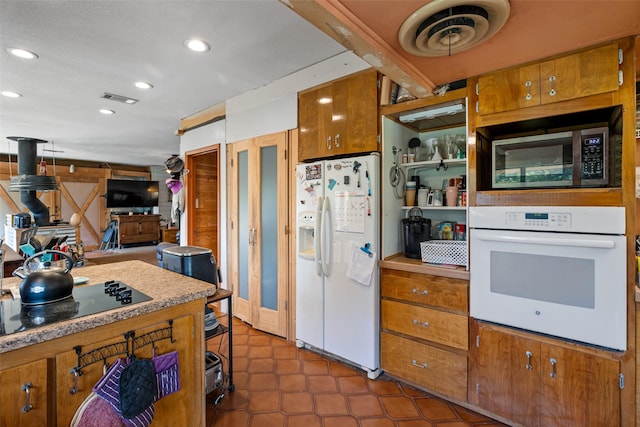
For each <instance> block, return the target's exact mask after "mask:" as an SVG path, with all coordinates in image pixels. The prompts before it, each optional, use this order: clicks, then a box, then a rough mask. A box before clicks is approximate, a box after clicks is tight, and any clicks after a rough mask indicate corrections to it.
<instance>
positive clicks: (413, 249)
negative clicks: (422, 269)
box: [402, 208, 431, 259]
mask: <svg viewBox="0 0 640 427" xmlns="http://www.w3.org/2000/svg"><path fill="white" fill-rule="evenodd" d="M426 240H431V220H430V219H429V218H423V217H422V209H420V208H412V209H411V210H410V211H409V217H408V218H403V219H402V241H403V242H404V255H405V256H406V257H407V258H413V259H419V258H422V255H421V252H420V242H424V241H426Z"/></svg>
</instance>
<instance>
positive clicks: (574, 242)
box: [476, 235, 616, 249]
mask: <svg viewBox="0 0 640 427" xmlns="http://www.w3.org/2000/svg"><path fill="white" fill-rule="evenodd" d="M476 238H477V239H478V240H484V241H489V242H502V243H521V244H527V245H549V246H573V247H579V248H594V249H613V248H615V247H616V243H615V242H614V241H612V240H593V239H571V238H566V237H562V238H557V237H519V236H500V235H497V236H477V237H476Z"/></svg>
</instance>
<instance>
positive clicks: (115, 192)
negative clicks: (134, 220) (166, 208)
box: [107, 179, 160, 208]
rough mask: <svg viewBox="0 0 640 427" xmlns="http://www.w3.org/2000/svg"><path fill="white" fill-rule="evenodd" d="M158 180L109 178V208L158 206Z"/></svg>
mask: <svg viewBox="0 0 640 427" xmlns="http://www.w3.org/2000/svg"><path fill="white" fill-rule="evenodd" d="M159 188H160V186H159V184H158V181H135V180H130V179H108V180H107V208H152V207H154V206H158V192H159Z"/></svg>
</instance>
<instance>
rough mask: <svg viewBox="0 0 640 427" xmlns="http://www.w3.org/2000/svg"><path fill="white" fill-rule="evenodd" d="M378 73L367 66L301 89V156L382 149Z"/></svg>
mask: <svg viewBox="0 0 640 427" xmlns="http://www.w3.org/2000/svg"><path fill="white" fill-rule="evenodd" d="M378 121H379V120H378V74H377V72H376V71H375V70H367V71H364V72H361V73H357V74H354V75H351V76H348V77H345V78H342V79H339V80H335V81H333V82H330V83H327V84H324V85H322V86H318V87H315V88H313V89H310V90H307V91H305V92H301V93H300V94H299V96H298V128H299V144H298V159H299V160H300V161H307V160H313V159H320V158H325V157H334V156H340V155H345V154H357V153H366V152H372V151H380V148H379V143H378Z"/></svg>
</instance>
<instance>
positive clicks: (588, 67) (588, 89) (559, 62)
mask: <svg viewBox="0 0 640 427" xmlns="http://www.w3.org/2000/svg"><path fill="white" fill-rule="evenodd" d="M618 69H619V66H618V44H617V43H613V44H608V45H606V46H602V47H598V48H595V49H590V50H586V51H583V52H578V53H574V54H571V55H567V56H563V57H560V58H557V59H553V60H549V61H544V62H540V63H537V64H532V65H525V66H521V67H516V68H511V69H508V70H503V71H496V72H494V73H489V74H486V75H483V76H480V77H479V78H478V87H477V94H478V109H477V110H478V113H479V114H481V115H485V114H493V113H499V112H503V111H512V110H517V109H520V108H524V107H531V106H534V105H541V104H550V103H554V102H560V101H566V100H569V99H575V98H581V97H584V96H589V95H596V94H600V93H606V92H612V91H616V90H618V87H619V84H618Z"/></svg>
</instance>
